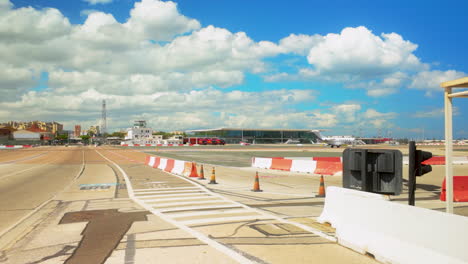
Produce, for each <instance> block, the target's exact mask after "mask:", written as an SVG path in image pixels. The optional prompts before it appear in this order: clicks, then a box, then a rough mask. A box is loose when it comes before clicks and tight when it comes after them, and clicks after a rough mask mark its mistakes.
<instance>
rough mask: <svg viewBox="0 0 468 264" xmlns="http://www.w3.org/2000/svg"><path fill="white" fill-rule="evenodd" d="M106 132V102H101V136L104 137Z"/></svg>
mask: <svg viewBox="0 0 468 264" xmlns="http://www.w3.org/2000/svg"><path fill="white" fill-rule="evenodd" d="M106 132H107V120H106V100H102V116H101V134H102V136H104V134H106Z"/></svg>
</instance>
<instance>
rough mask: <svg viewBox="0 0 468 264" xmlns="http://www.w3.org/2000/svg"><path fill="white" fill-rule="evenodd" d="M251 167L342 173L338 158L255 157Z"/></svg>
mask: <svg viewBox="0 0 468 264" xmlns="http://www.w3.org/2000/svg"><path fill="white" fill-rule="evenodd" d="M252 167H255V168H261V169H270V170H283V171H292V172H304V173H312V174H320V175H335V176H341V175H342V173H343V163H342V162H341V159H340V157H332V158H330V157H323V158H322V157H313V158H311V159H307V160H304V159H286V158H281V157H278V158H257V157H255V158H252Z"/></svg>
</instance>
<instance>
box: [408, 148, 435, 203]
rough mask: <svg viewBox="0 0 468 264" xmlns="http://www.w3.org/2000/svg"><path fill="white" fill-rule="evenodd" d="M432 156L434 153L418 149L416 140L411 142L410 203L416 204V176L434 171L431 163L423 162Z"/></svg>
mask: <svg viewBox="0 0 468 264" xmlns="http://www.w3.org/2000/svg"><path fill="white" fill-rule="evenodd" d="M430 158H432V153H431V152H427V151H422V150H417V149H416V144H415V143H414V141H410V142H409V157H408V159H409V163H408V204H409V205H413V206H414V192H415V191H416V176H422V175H424V174H426V173H428V172H431V171H432V167H431V165H425V164H422V162H424V161H425V160H428V159H430Z"/></svg>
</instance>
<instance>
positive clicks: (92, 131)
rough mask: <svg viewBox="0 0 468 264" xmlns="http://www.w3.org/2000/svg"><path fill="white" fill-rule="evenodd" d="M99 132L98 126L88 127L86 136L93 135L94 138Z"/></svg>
mask: <svg viewBox="0 0 468 264" xmlns="http://www.w3.org/2000/svg"><path fill="white" fill-rule="evenodd" d="M100 133H101V131H100V130H99V126H90V127H89V129H88V135H89V134H93V135H95V136H97V135H99V134H100Z"/></svg>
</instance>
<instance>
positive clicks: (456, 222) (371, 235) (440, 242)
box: [318, 187, 468, 264]
mask: <svg viewBox="0 0 468 264" xmlns="http://www.w3.org/2000/svg"><path fill="white" fill-rule="evenodd" d="M318 221H319V222H321V223H324V222H328V223H330V224H331V225H332V226H333V227H334V228H336V236H337V239H338V243H340V244H341V245H343V246H346V247H349V248H351V249H353V250H355V251H357V252H359V253H361V254H364V253H366V252H368V253H371V254H372V255H374V256H375V258H376V259H377V260H379V261H381V262H384V263H411V264H412V263H434V264H441V263H456V264H461V263H468V250H466V238H467V237H468V218H467V217H464V216H459V215H453V214H446V213H442V212H438V211H434V210H429V209H425V208H419V207H415V206H408V205H404V204H399V203H394V202H391V201H388V200H386V199H385V197H384V196H382V195H379V194H372V193H365V192H360V191H356V190H350V189H344V188H339V187H328V188H327V197H326V198H325V206H324V208H323V212H322V215H321V216H320V217H319V218H318Z"/></svg>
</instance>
